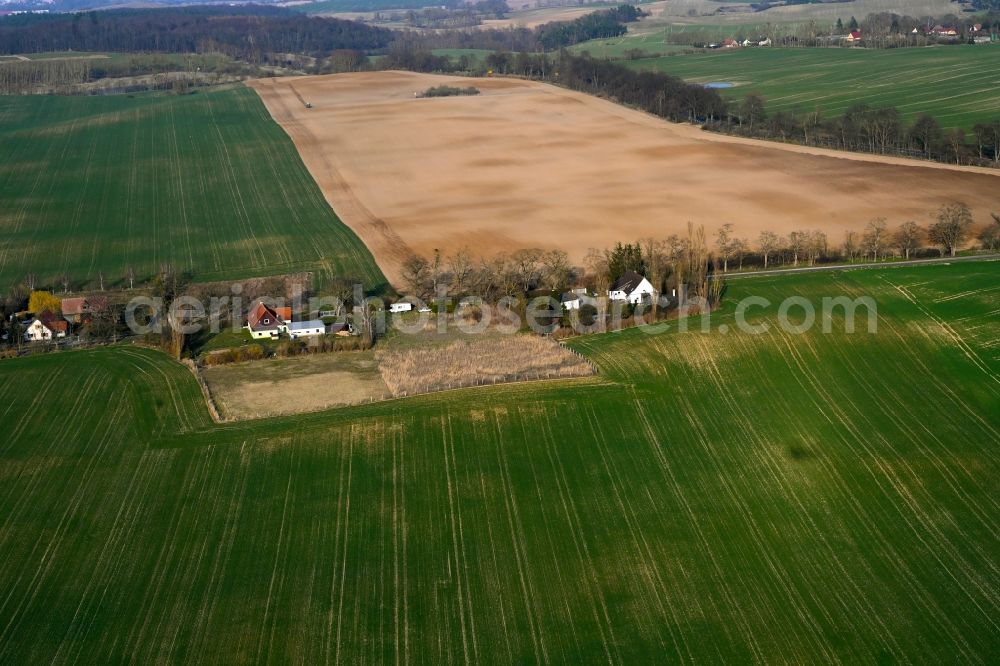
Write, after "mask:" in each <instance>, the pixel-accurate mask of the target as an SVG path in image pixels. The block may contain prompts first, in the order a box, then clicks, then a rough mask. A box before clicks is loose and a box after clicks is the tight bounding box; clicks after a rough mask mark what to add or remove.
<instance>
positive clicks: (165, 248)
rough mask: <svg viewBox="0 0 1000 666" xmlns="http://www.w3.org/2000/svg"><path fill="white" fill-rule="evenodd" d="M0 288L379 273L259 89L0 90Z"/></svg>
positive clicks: (369, 280)
mask: <svg viewBox="0 0 1000 666" xmlns="http://www.w3.org/2000/svg"><path fill="white" fill-rule="evenodd" d="M0 204H2V205H0V287H3V288H4V289H6V288H8V287H9V286H10V285H12V284H14V283H17V282H19V281H21V280H23V279H24V277H25V274H26V273H28V272H33V273H35V274H36V275H37V276H38V278H39V281H40V284H43V285H45V284H54V283H56V282H57V279H56V278H57V276H59V275H61V274H63V273H65V274H68V275H69V276H70V278H71V280H72V282H73V284H74V285H77V286H86V285H96V283H97V275H98V273H99V272H101V271H103V272H104V273H105V275H106V282H108V283H112V284H113V283H115V282H116V281H121V280H123V279H124V277H125V275H126V269H127V267H129V266H132V267H133V268H134V270H135V273H136V275H137V277H138V278H139V279H140V280H141V279H144V278H145V277H148V276H150V275H153V274H154V273H155V272H157V271H158V270H159V267H160V265H161V264H164V263H170V264H172V265H173V266H174V268H175V269H176V270H178V271H187V272H190V273H191V274H193V275H194V276H195V278H196V279H199V280H215V279H228V278H241V277H250V276H259V275H276V274H281V273H286V272H292V271H298V270H316V271H323V272H327V273H331V274H338V275H346V276H356V277H359V278H363V279H364V280H365V282H366V284H368V285H371V286H373V287H374V286H376V285H379V284H382V283H383V282H384V277H383V276H382V274H381V272H380V271H379V269H378V267H377V266H376V264H375V262H374V259H373V258H372V256H371V254H370V253H369V252H368V250H367V248H365V246H364V245H363V244H362V243H361V241H360V240H359V239H358V238H357V237H356V236H355V235H354V234H353V232H351V231H350V229H348V228H347V227H346V226H345V225H344V224H343V223H342V222H340V220H338V219H337V217H336V215H334V213H333V211H332V210H331V209H330V207H329V205H327V203H326V201H325V199H324V198H323V195H322V193H321V192H320V190H319V188H318V187H317V186H316V184H315V182H314V181H313V180H312V178H311V176H310V175H309V173H308V171H306V169H305V167H304V165H303V164H302V161H301V159H300V158H299V155H298V153H297V152H296V150H295V147H294V146H293V145H292V142H291V140H289V138H288V136H287V135H286V134H285V133H284V131H283V130H282V129H281V128H280V127H279V126H278V125H277V124H276V123H274V121H273V120H272V119H271V117H270V116H269V115H268V113H267V110H266V109H265V108H264V106H263V104H262V103H261V101H260V99H259V98H258V97H257V95H256V94H255V93H254V92H253V91H251V90H249V89H246V88H243V87H242V86H240V87H234V88H229V89H217V90H213V91H208V92H205V91H199V92H197V93H195V94H189V95H179V96H178V95H162V94H161V95H152V94H143V95H136V96H125V95H116V96H111V97H56V96H22V97H0Z"/></svg>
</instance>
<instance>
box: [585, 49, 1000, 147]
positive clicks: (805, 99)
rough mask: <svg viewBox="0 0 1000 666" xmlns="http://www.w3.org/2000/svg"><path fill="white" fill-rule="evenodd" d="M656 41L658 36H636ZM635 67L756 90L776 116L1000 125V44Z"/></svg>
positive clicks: (727, 56)
mask: <svg viewBox="0 0 1000 666" xmlns="http://www.w3.org/2000/svg"><path fill="white" fill-rule="evenodd" d="M634 39H636V40H642V39H647V40H648V39H652V40H654V41H655V37H654V36H646V37H642V38H634ZM602 44H603V40H597V42H587V43H586V45H582V46H580V47H578V48H584V47H585V46H586V47H589V50H590V52H591V54H592V55H594V56H602V55H603V54H604V52H603V51H602V48H606V49H607V50H609V53H610V54H611V55H615V54H616V53H615V52H616V51H620V52H621V53H622V54H623V53H624V51H625V50H627V49H629V48H643V49H646V50H647V51H650V52H654V50H655V44H652V45H648V46H644V45H643V43H642V42H641V41H636V42H635V43H634V44H633V43H632V41H631V39H630V38H626V39H624V40H614V41H612V42H611V43H610V45H608V46H606V47H604V46H602ZM625 64H627V65H628V66H629V67H634V68H636V69H644V70H652V71H659V72H666V73H667V74H673V75H674V76H679V77H681V78H683V79H685V80H687V81H691V82H698V83H709V82H713V81H724V82H731V83H735V84H736V87H734V88H731V89H728V90H723V91H721V92H722V93H723V94H724V95H726V96H728V97H730V98H732V99H742V98H743V97H744V96H745V95H746V94H747V93H749V92H757V93H760V94H761V95H763V96H764V98H765V100H766V102H767V108H768V109H769V110H772V111H777V110H779V109H781V110H786V111H812V110H813V109H816V108H819V109H821V110H822V111H823V112H824V113H825V114H827V115H829V116H835V115H840V114H841V113H843V112H844V111H846V110H847V108H848V107H850V106H851V105H853V104H858V103H865V104H868V105H871V106H895V107H897V108H898V109H899V111H900V113H901V114H902V115H903V117H904V118H906V119H908V120H912V119H913V118H914V117H915V116H916V115H918V114H920V113H929V114H931V115H933V116H934V117H936V118H937V119H938V120H939V121H940V122H941V124H942V126H944V127H946V128H952V127H961V128H964V129H967V130H971V129H972V126H973V125H975V124H976V123H978V122H988V121H992V120H997V119H1000V86H998V85H997V81H996V73H997V69H998V68H1000V45H975V46H943V47H929V48H907V49H890V50H874V49H873V50H868V49H846V48H809V49H805V48H803V49H780V48H749V49H734V50H717V51H707V52H700V53H688V54H683V55H673V56H671V55H666V56H663V57H656V58H646V59H641V60H633V61H628V62H626V63H625Z"/></svg>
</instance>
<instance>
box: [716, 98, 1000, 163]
mask: <svg viewBox="0 0 1000 666" xmlns="http://www.w3.org/2000/svg"><path fill="white" fill-rule="evenodd" d="M707 129H712V130H717V131H722V132H726V133H729V134H739V135H742V136H748V137H757V138H765V139H778V140H781V141H789V142H794V143H802V144H805V145H810V146H822V147H827V148H835V149H838V150H851V151H855V152H866V153H875V154H880V155H902V156H905V157H919V158H924V159H928V160H936V161H940V162H950V163H953V164H976V165H979V166H1000V119H997V120H993V121H990V122H985V123H977V124H976V125H975V126H974V127H973V129H972V133H971V135H970V134H969V133H968V132H967V131H966V130H965V129H962V128H960V127H956V128H952V129H949V130H945V129H944V128H942V127H941V124H940V123H939V122H938V120H937V119H936V118H935V117H934V116H932V115H930V114H928V113H921V114H920V115H918V116H917V117H916V118H915V119H914V120H913V121H912V122H910V123H905V122H904V121H903V120H902V117H901V114H900V112H899V110H898V109H896V108H895V107H891V106H890V107H881V108H879V107H872V106H869V105H867V104H855V105H853V106H851V107H850V108H849V109H848V110H847V111H846V112H844V114H843V115H840V116H833V117H830V118H827V117H825V116H824V115H823V112H822V110H821V109H819V108H817V109H814V110H812V111H807V112H804V113H793V112H790V111H784V110H778V111H774V112H773V113H769V112H768V110H767V105H766V102H765V100H764V98H763V97H762V96H760V95H759V94H757V93H750V94H749V95H747V96H746V97H745V98H744V99H743V100H742V102H740V103H739V104H737V105H735V106H732V107H730V112H729V113H728V114H726V115H724V116H719V117H718V118H717V119H715V120H714V121H713V120H709V121H708V123H707Z"/></svg>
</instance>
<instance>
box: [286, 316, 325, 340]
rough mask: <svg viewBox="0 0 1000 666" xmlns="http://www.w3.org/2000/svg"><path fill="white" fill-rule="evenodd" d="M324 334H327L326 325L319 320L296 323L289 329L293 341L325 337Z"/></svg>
mask: <svg viewBox="0 0 1000 666" xmlns="http://www.w3.org/2000/svg"><path fill="white" fill-rule="evenodd" d="M324 333H326V324H324V323H323V322H321V321H317V320H312V321H304V322H295V323H293V324H291V325H290V326H289V327H288V336H289V337H290V338H292V339H293V340H294V339H296V338H307V337H310V336H314V335H323V334H324Z"/></svg>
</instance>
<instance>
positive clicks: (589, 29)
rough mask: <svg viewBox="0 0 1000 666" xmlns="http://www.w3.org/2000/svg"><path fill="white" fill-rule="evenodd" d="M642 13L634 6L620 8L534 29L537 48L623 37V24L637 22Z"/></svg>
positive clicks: (553, 47) (624, 30)
mask: <svg viewBox="0 0 1000 666" xmlns="http://www.w3.org/2000/svg"><path fill="white" fill-rule="evenodd" d="M641 16H645V13H644V12H643V11H642V10H641V9H639V8H637V7H635V6H633V5H619V6H618V7H615V8H614V9H608V10H605V11H600V12H594V13H593V14H587V15H585V16H581V17H580V18H578V19H574V20H572V21H559V22H555V23H546V24H545V25H542V26H539V28H538V29H537V37H538V42H539V44H541V45H542V48H544V49H545V50H547V51H551V50H552V49H556V48H559V47H560V46H570V45H572V44H579V43H580V42H585V41H587V40H588V39H603V38H606V37H619V36H621V35H624V34H625V33H626V32H627V31H628V28H627V27H626V26H625V24H626V23H631V22H633V21H637V20H639V17H641Z"/></svg>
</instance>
